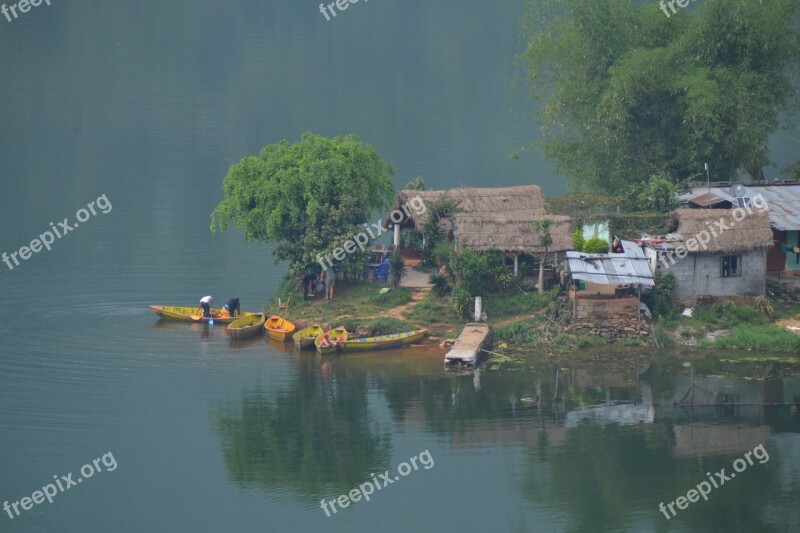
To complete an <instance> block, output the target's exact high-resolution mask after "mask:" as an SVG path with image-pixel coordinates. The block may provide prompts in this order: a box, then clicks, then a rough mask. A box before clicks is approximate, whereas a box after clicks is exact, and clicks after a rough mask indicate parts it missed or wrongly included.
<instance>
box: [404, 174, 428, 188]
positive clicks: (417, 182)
mask: <svg viewBox="0 0 800 533" xmlns="http://www.w3.org/2000/svg"><path fill="white" fill-rule="evenodd" d="M403 189H406V190H410V191H425V190H427V189H426V187H425V180H424V179H422V176H417V177H416V178H414V179H413V180H411V181H409V182H408V183H406V186H405V187H403Z"/></svg>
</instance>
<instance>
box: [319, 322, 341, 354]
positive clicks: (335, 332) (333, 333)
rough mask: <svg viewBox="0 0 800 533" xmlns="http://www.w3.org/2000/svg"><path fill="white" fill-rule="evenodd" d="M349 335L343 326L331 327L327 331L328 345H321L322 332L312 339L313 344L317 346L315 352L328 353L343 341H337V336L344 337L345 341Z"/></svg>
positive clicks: (333, 350)
mask: <svg viewBox="0 0 800 533" xmlns="http://www.w3.org/2000/svg"><path fill="white" fill-rule="evenodd" d="M349 336H350V334H349V333H347V329H346V328H345V327H344V326H339V327H338V328H333V329H332V330H330V331H329V332H328V340H329V341H330V345H329V346H321V344H320V343H321V342H322V334H320V335H319V336H318V337H317V338H316V339H314V346H316V347H317V353H321V354H330V353H333V352H335V351H336V348H337V346H338V345H339V344H340V343H341V342H343V341H337V340H336V339H338V338H339V337H344V340H345V341H346V340H347V338H348V337H349Z"/></svg>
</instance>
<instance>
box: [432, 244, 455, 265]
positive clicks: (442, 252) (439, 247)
mask: <svg viewBox="0 0 800 533" xmlns="http://www.w3.org/2000/svg"><path fill="white" fill-rule="evenodd" d="M452 253H453V243H451V242H450V241H442V242H437V243H436V245H435V246H434V247H433V252H432V253H431V258H432V259H433V260H434V262H435V263H436V266H444V265H446V264H448V263H449V262H450V255H451V254H452Z"/></svg>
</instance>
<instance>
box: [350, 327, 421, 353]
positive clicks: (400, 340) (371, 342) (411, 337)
mask: <svg viewBox="0 0 800 533" xmlns="http://www.w3.org/2000/svg"><path fill="white" fill-rule="evenodd" d="M426 335H428V330H427V329H418V330H416V331H406V332H404V333H393V334H391V335H379V336H377V337H367V338H365V339H349V340H346V341H344V342H340V343H339V349H340V350H342V351H345V352H352V351H366V350H389V349H392V348H400V347H401V346H406V345H408V344H413V343H415V342H418V341H421V340H422V339H424V338H425V336H426Z"/></svg>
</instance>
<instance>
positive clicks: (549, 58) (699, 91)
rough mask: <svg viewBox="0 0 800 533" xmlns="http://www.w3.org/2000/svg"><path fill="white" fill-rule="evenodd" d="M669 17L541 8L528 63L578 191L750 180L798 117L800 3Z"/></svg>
mask: <svg viewBox="0 0 800 533" xmlns="http://www.w3.org/2000/svg"><path fill="white" fill-rule="evenodd" d="M693 6H694V9H692V10H681V11H680V12H678V13H677V14H674V15H672V16H670V17H669V18H667V17H665V16H664V13H663V12H662V11H661V10H660V9H659V6H658V3H657V2H639V1H636V0H606V1H602V2H599V1H597V0H540V1H537V2H531V3H530V9H529V11H528V13H527V15H526V16H525V17H524V19H523V30H524V32H525V34H526V35H527V41H528V42H527V47H526V50H525V52H524V54H523V56H522V58H521V59H522V61H521V64H522V65H523V66H524V67H525V68H526V70H527V76H528V80H529V83H530V87H531V96H532V97H533V98H534V99H536V100H538V101H539V103H540V104H541V106H540V108H539V111H540V114H541V118H542V121H543V131H544V133H545V137H546V140H545V141H544V150H545V153H546V155H547V156H548V157H549V158H551V159H552V160H553V161H555V163H556V165H557V168H558V169H559V171H560V172H561V173H562V174H563V175H565V176H566V177H567V179H568V181H569V182H570V183H571V185H572V186H573V187H574V188H577V189H580V188H584V189H589V190H597V191H607V192H611V193H617V194H624V192H625V191H626V189H627V186H629V185H630V184H634V183H638V182H642V181H646V179H647V176H651V175H654V174H661V175H667V176H674V177H676V179H677V181H678V182H679V183H681V182H683V181H685V180H689V179H693V178H702V174H703V164H704V163H708V164H709V165H710V168H711V169H712V170H711V172H712V175H713V176H715V177H718V178H721V179H731V178H732V177H734V176H735V174H736V171H738V170H744V171H746V172H749V173H750V174H751V175H753V176H757V175H759V174H760V172H761V167H762V166H763V165H765V164H766V163H767V162H768V160H767V153H768V150H767V141H768V139H769V137H770V134H771V133H772V132H774V131H775V130H776V129H777V127H778V126H779V119H780V117H782V116H791V111H792V110H794V109H797V103H798V98H797V97H798V89H797V79H798V78H797V75H796V74H797V67H798V61H800V59H799V58H800V25H798V23H797V21H798V16H799V15H800V2H798V1H797V0H771V1H769V2H742V1H740V0H704V1H703V2H697V3H696V4H693Z"/></svg>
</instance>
